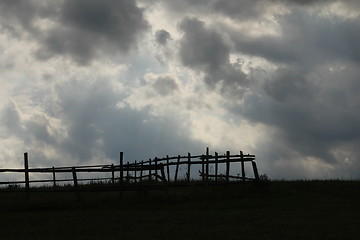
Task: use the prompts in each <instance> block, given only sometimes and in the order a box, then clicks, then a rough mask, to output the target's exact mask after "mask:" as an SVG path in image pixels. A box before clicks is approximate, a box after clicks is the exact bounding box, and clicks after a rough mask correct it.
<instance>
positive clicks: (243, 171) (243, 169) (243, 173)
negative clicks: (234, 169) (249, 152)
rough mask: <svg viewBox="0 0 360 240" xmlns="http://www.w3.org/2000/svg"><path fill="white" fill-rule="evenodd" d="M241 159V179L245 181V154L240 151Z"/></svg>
mask: <svg viewBox="0 0 360 240" xmlns="http://www.w3.org/2000/svg"><path fill="white" fill-rule="evenodd" d="M240 158H241V178H242V180H243V181H245V166H244V154H243V152H242V151H240Z"/></svg>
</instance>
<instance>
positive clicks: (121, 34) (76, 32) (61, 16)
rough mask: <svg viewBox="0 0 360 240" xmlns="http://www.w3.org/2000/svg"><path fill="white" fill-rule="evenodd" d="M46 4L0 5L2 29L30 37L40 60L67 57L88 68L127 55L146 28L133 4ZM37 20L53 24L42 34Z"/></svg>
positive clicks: (125, 0) (68, 0) (128, 0)
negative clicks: (103, 58) (103, 59)
mask: <svg viewBox="0 0 360 240" xmlns="http://www.w3.org/2000/svg"><path fill="white" fill-rule="evenodd" d="M45 3H46V4H45ZM45 3H43V2H40V1H21V0H18V1H14V2H12V1H5V2H3V3H2V4H1V5H0V6H1V10H0V11H1V13H4V15H3V17H2V21H1V22H2V26H3V27H5V28H6V29H10V30H11V31H12V32H14V33H15V34H21V32H20V29H18V28H16V26H18V27H19V26H20V27H21V29H22V30H25V31H26V32H28V33H30V35H31V36H32V38H34V39H36V40H37V41H38V42H39V45H40V46H39V50H38V52H37V54H36V56H37V57H38V58H40V59H48V58H51V57H53V56H57V55H66V56H70V57H71V58H73V59H74V60H75V61H76V62H78V63H80V64H88V63H89V62H91V60H92V59H94V58H95V57H97V56H100V55H102V54H110V55H112V54H116V53H127V52H128V51H129V50H130V49H131V48H133V47H134V46H136V43H137V41H138V40H139V38H140V36H142V34H143V33H144V32H145V31H146V30H147V29H148V28H149V24H148V22H147V21H146V20H145V19H144V16H143V9H140V8H139V7H138V6H137V5H136V2H135V1H132V0H122V1H115V0H105V1H101V0H89V1H86V0H79V1H72V0H65V1H61V2H60V1H59V2H57V4H55V3H52V4H50V3H48V2H45ZM39 19H48V20H50V21H53V22H56V24H55V25H54V26H51V27H50V28H49V29H46V30H45V31H43V30H40V29H39V27H38V26H37V24H36V20H39Z"/></svg>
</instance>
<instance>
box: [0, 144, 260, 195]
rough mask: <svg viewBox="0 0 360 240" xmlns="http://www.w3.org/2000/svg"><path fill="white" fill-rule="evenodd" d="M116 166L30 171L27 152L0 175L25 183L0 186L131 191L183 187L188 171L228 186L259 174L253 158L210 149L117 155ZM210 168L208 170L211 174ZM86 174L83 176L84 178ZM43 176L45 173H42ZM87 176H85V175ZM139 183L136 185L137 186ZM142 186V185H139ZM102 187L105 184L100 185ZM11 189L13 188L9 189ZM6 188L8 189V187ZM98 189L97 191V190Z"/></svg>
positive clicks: (206, 179)
mask: <svg viewBox="0 0 360 240" xmlns="http://www.w3.org/2000/svg"><path fill="white" fill-rule="evenodd" d="M119 160H120V162H119V165H115V164H111V165H92V166H72V167H50V168H49V167H48V168H29V158H28V153H24V168H23V169H0V174H1V173H5V172H10V173H23V174H24V180H21V181H3V182H0V185H2V186H4V185H5V186H16V188H17V186H20V185H24V186H25V190H27V191H29V190H31V189H32V188H30V184H35V183H36V184H50V185H52V186H53V187H54V189H56V188H57V186H59V185H60V184H61V183H64V182H70V183H72V184H70V185H72V188H71V189H72V191H74V190H75V191H81V190H83V189H84V188H81V186H83V185H84V184H79V182H84V181H87V182H89V181H91V182H92V183H103V182H106V183H108V184H106V186H107V188H104V186H103V187H102V188H101V189H102V190H131V189H134V187H142V188H146V187H148V188H150V187H151V186H160V187H164V186H168V185H169V183H171V184H172V185H176V184H184V183H186V182H191V181H192V180H194V176H193V175H194V174H193V175H191V172H194V171H191V170H194V169H197V170H198V171H197V176H200V179H199V181H197V182H200V183H207V184H208V183H209V182H212V183H220V182H221V183H227V182H234V181H238V182H248V181H257V180H259V174H258V170H257V166H256V163H255V161H254V160H255V155H250V154H247V155H245V154H243V152H242V151H240V153H239V154H230V151H227V152H226V153H225V154H223V155H219V154H218V153H217V152H215V154H214V155H211V154H209V148H206V153H205V154H202V155H195V156H194V155H191V154H190V153H188V154H187V155H186V156H180V155H178V156H174V157H169V156H166V157H164V158H157V157H156V158H154V159H149V160H148V161H140V162H137V161H135V162H132V163H129V162H126V163H125V162H124V154H123V152H120V159H119ZM236 163H238V164H239V165H238V166H240V168H238V169H240V170H241V174H237V175H236V176H234V175H230V172H231V171H230V168H231V166H232V167H233V166H236V165H237V164H236ZM248 163H251V165H250V166H251V167H250V168H247V169H252V174H251V175H252V177H248V176H246V171H245V170H246V167H245V164H248ZM180 167H183V168H184V167H185V169H186V172H185V177H184V178H180V177H179V168H180ZM210 168H211V171H210ZM34 173H36V174H41V173H47V175H49V174H50V176H52V177H51V178H50V179H40V180H39V179H30V174H34ZM60 173H68V174H70V176H71V177H70V178H69V177H68V178H59V176H60ZM84 173H86V174H88V173H107V176H106V177H100V178H99V177H97V178H90V177H85V178H84V177H79V174H83V175H84ZM86 174H85V175H86ZM45 175H46V174H45ZM86 176H88V175H86ZM137 183H138V184H137ZM140 183H141V184H140ZM103 185H105V184H103ZM12 188H13V187H12ZM8 189H9V188H8ZM98 190H99V189H98Z"/></svg>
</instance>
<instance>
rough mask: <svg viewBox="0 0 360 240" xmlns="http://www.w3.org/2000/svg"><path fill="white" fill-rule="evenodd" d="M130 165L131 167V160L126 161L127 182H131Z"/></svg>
mask: <svg viewBox="0 0 360 240" xmlns="http://www.w3.org/2000/svg"><path fill="white" fill-rule="evenodd" d="M129 168H130V167H129V162H126V182H127V183H130V177H129V175H130V173H129V172H130V169H129Z"/></svg>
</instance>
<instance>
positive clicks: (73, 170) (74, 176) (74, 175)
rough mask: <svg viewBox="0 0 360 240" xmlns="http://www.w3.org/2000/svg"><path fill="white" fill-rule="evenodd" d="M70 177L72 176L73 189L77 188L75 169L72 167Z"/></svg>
mask: <svg viewBox="0 0 360 240" xmlns="http://www.w3.org/2000/svg"><path fill="white" fill-rule="evenodd" d="M72 175H73V181H74V187H75V188H77V186H78V180H77V176H76V168H75V167H72Z"/></svg>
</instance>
